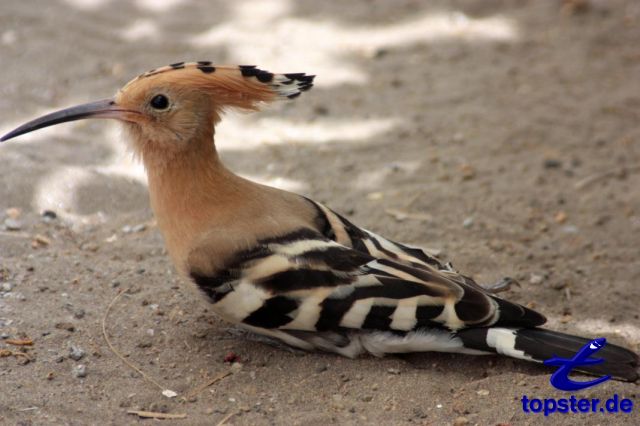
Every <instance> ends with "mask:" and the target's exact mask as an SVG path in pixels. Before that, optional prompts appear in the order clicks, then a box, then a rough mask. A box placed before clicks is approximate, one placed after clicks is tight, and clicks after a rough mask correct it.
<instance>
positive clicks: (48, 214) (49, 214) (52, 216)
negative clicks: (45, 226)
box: [42, 210, 58, 222]
mask: <svg viewBox="0 0 640 426" xmlns="http://www.w3.org/2000/svg"><path fill="white" fill-rule="evenodd" d="M42 218H43V219H44V220H45V222H47V221H52V220H56V219H57V218H58V214H57V213H56V212H54V211H53V210H45V211H43V212H42Z"/></svg>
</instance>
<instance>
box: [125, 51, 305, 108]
mask: <svg viewBox="0 0 640 426" xmlns="http://www.w3.org/2000/svg"><path fill="white" fill-rule="evenodd" d="M314 77H315V76H314V75H306V74H304V73H288V74H275V73H271V72H269V71H265V70H262V69H259V68H257V67H256V66H255V65H239V66H233V65H231V66H229V65H223V66H216V65H213V64H212V63H211V62H210V61H198V62H178V63H174V64H171V65H167V66H164V67H160V68H155V69H152V70H150V71H147V72H145V73H143V74H140V75H139V76H137V77H136V78H134V79H133V80H131V81H130V82H129V83H127V84H126V85H125V86H124V87H123V88H122V89H121V92H126V91H127V89H129V88H131V87H132V86H134V85H144V84H145V83H147V82H148V83H149V84H157V83H158V82H165V81H166V83H167V84H171V85H174V86H185V87H192V88H196V89H197V90H202V91H205V92H209V93H211V94H212V96H213V97H214V98H216V99H217V100H218V103H219V105H220V106H221V107H226V106H231V107H238V108H242V109H250V110H253V109H257V108H258V105H259V104H260V103H263V102H270V101H274V100H276V99H278V98H283V99H294V98H296V97H298V96H300V94H301V93H302V92H304V91H306V90H309V89H310V88H311V87H313V79H314Z"/></svg>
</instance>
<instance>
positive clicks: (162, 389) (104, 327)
mask: <svg viewBox="0 0 640 426" xmlns="http://www.w3.org/2000/svg"><path fill="white" fill-rule="evenodd" d="M127 291H129V289H128V288H127V289H123V290H120V292H118V294H117V295H116V297H114V298H113V300H112V301H111V303H109V306H107V310H106V311H105V313H104V317H102V335H103V336H104V340H105V341H106V342H107V345H108V346H109V349H111V352H113V353H114V354H115V355H116V356H117V357H118V358H120V360H121V361H122V362H124V363H125V364H126V365H128V366H129V367H130V368H132V369H133V370H134V371H136V372H137V373H138V374H140V375H141V376H142V377H143V378H145V379H146V380H147V381H148V382H151V383H153V384H154V385H156V387H157V388H158V389H160V390H161V391H162V394H163V395H165V396H167V394H165V392H167V391H168V389H167V388H165V387H164V386H162V385H161V384H160V383H158V382H157V381H155V380H154V379H153V378H151V377H149V376H148V375H146V374H145V373H144V372H143V371H142V370H140V369H139V368H138V367H136V366H135V365H133V364H132V363H131V362H130V361H128V360H127V359H126V358H125V357H124V356H122V354H120V352H118V351H117V350H116V348H115V347H114V346H113V345H112V344H111V341H110V340H109V337H108V336H107V325H106V324H107V318H108V317H109V312H110V311H111V308H112V307H113V305H114V304H115V303H116V301H117V300H118V299H119V298H120V296H122V295H123V294H124V293H125V292H127ZM169 392H171V395H173V396H175V395H176V394H175V392H173V391H169Z"/></svg>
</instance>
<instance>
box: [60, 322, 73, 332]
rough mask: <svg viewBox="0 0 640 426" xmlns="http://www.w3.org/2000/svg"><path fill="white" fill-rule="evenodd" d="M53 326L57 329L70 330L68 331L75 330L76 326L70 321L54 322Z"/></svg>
mask: <svg viewBox="0 0 640 426" xmlns="http://www.w3.org/2000/svg"><path fill="white" fill-rule="evenodd" d="M55 327H56V328H57V329H58V330H67V331H70V332H74V331H76V327H75V326H74V325H73V324H71V323H70V322H59V323H56V325H55Z"/></svg>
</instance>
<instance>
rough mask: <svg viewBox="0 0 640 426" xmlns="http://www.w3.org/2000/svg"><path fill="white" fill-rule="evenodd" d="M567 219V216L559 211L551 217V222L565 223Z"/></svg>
mask: <svg viewBox="0 0 640 426" xmlns="http://www.w3.org/2000/svg"><path fill="white" fill-rule="evenodd" d="M567 218H568V216H567V214H566V213H565V212H564V211H562V210H560V211H559V212H558V213H556V215H555V216H554V217H553V220H554V221H555V222H556V223H565V222H566V221H567Z"/></svg>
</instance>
